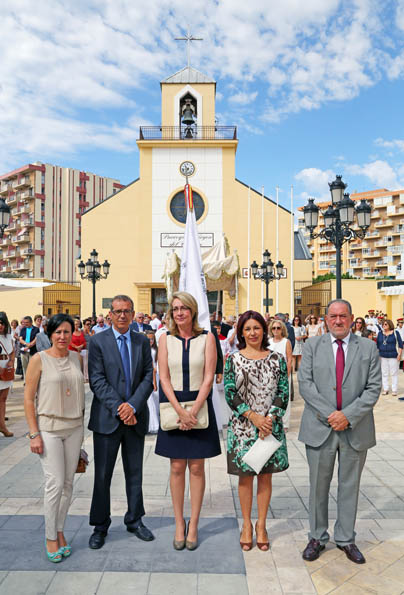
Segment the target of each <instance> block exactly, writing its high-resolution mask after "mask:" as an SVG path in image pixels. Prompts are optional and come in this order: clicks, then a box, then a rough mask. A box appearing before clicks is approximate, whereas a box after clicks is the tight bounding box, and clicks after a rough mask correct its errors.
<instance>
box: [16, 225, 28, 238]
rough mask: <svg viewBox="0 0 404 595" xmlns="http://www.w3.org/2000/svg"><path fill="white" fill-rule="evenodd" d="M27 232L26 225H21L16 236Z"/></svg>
mask: <svg viewBox="0 0 404 595" xmlns="http://www.w3.org/2000/svg"><path fill="white" fill-rule="evenodd" d="M27 232H28V227H23V228H22V229H21V230H20V231H19V232H18V233H17V236H22V235H23V234H24V233H27Z"/></svg>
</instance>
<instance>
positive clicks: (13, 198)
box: [6, 194, 17, 207]
mask: <svg viewBox="0 0 404 595" xmlns="http://www.w3.org/2000/svg"><path fill="white" fill-rule="evenodd" d="M6 204H8V206H9V207H11V205H16V204H17V195H16V194H10V196H9V197H8V198H7V199H6Z"/></svg>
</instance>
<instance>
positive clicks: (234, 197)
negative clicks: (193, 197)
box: [223, 148, 291, 314]
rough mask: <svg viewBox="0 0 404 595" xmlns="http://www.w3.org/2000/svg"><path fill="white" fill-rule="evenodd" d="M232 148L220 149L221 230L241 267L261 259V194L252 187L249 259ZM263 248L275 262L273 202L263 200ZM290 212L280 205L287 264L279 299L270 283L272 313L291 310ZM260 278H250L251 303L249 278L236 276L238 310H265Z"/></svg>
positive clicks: (244, 197) (244, 200) (244, 192)
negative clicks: (221, 176)
mask: <svg viewBox="0 0 404 595" xmlns="http://www.w3.org/2000/svg"><path fill="white" fill-rule="evenodd" d="M234 166H235V150H234V149H230V148H229V149H223V230H224V233H225V234H226V237H227V239H228V240H229V244H230V247H231V250H237V253H238V255H239V261H240V268H241V269H243V268H247V267H249V265H250V264H251V262H252V261H253V260H256V261H257V262H258V264H261V262H262V252H263V250H262V233H261V221H262V218H261V213H262V198H261V195H260V194H258V193H257V192H255V191H254V190H251V210H250V221H251V232H250V236H251V237H250V262H248V225H247V222H248V188H247V187H246V186H244V185H243V184H241V183H240V182H237V180H235V179H234V175H235V171H234ZM264 221H265V224H264V242H263V244H264V249H265V248H267V249H268V250H269V252H270V253H271V258H272V260H273V261H274V263H275V259H276V205H275V204H274V203H272V202H270V201H268V200H264ZM290 223H291V222H290V213H289V212H287V211H285V210H284V209H281V208H280V209H279V259H280V260H281V261H282V263H283V264H284V266H285V267H286V268H287V273H288V277H287V278H286V279H281V280H280V281H279V282H278V288H279V293H278V296H279V297H278V303H276V281H274V282H272V283H271V284H270V286H269V297H270V298H272V299H273V306H270V307H269V311H270V312H271V313H275V311H282V310H284V311H286V312H289V310H290V266H291V258H290V257H291V254H290V230H291V225H290ZM261 287H263V289H264V295H263V297H265V284H264V283H263V282H262V281H256V280H255V279H253V278H251V279H250V303H249V304H248V280H247V279H242V278H240V279H239V310H240V312H244V311H245V310H247V309H248V307H249V308H251V309H254V310H258V311H260V312H264V311H265V307H264V306H263V305H262V295H261ZM228 301H229V298H227V297H226V299H225V303H224V308H223V309H224V311H225V312H226V314H227V313H228V312H230V311H231V309H232V308H231V300H230V303H228Z"/></svg>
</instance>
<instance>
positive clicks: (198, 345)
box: [156, 291, 220, 550]
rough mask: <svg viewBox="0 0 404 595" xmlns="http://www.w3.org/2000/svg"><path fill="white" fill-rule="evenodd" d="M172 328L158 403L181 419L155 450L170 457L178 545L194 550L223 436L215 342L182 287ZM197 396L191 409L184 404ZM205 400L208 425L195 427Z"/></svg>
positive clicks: (162, 355)
mask: <svg viewBox="0 0 404 595" xmlns="http://www.w3.org/2000/svg"><path fill="white" fill-rule="evenodd" d="M168 328H169V333H167V334H166V335H162V336H161V337H160V341H159V354H158V362H159V373H160V403H164V402H167V401H169V402H170V403H171V405H172V406H173V408H174V409H175V411H176V413H177V414H178V419H179V429H177V430H170V431H167V432H166V431H163V430H162V429H161V428H160V429H159V431H158V435H157V442H156V454H158V455H161V456H163V457H168V458H170V459H171V461H170V465H171V469H170V489H171V498H172V502H173V509H174V516H175V524H176V529H175V537H174V543H173V545H174V548H175V549H178V550H180V549H184V547H186V548H187V549H189V550H194V549H195V548H196V547H197V544H198V522H199V515H200V511H201V506H202V501H203V495H204V491H205V459H207V458H210V457H215V456H217V455H219V454H220V441H219V434H218V430H217V424H216V418H215V413H214V409H213V405H212V384H213V379H214V374H215V368H216V344H215V339H214V337H213V335H212V333H208V332H207V331H204V330H203V329H202V328H201V327H200V326H199V324H198V305H197V303H196V300H195V298H194V297H193V296H192V295H191V294H189V293H186V292H184V291H179V292H177V293H174V295H173V298H172V300H171V303H170V306H169V310H168ZM184 401H195V405H194V406H193V407H192V409H191V410H187V411H186V410H185V409H184V408H183V407H181V405H180V403H181V402H184ZM205 401H207V405H208V412H209V425H208V427H207V428H206V429H203V430H202V429H198V430H195V429H193V428H194V426H195V425H196V423H197V415H198V412H199V410H200V409H201V407H202V405H203V404H204V402H205ZM187 467H188V469H189V487H190V496H191V518H190V521H189V523H188V527H186V526H185V520H184V492H185V472H186V469H187Z"/></svg>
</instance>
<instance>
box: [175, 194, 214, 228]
mask: <svg viewBox="0 0 404 595" xmlns="http://www.w3.org/2000/svg"><path fill="white" fill-rule="evenodd" d="M192 194H193V198H194V209H195V218H196V220H197V221H199V219H200V218H201V217H202V215H203V214H204V212H205V203H204V201H203V199H202V197H201V196H200V195H199V194H198V193H197V192H195V191H193V193H192ZM170 213H171V215H172V216H173V217H174V219H175V220H176V221H178V223H185V222H186V219H187V208H186V205H185V197H184V192H183V191H181V192H177V194H175V195H174V196H173V197H172V199H171V201H170Z"/></svg>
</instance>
